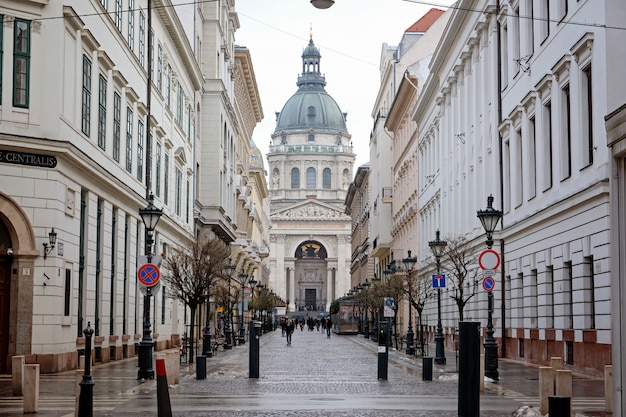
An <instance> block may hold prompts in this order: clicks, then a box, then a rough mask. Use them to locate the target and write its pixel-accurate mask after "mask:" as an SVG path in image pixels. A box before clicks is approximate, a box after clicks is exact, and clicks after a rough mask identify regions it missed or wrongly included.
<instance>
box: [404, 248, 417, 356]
mask: <svg viewBox="0 0 626 417" xmlns="http://www.w3.org/2000/svg"><path fill="white" fill-rule="evenodd" d="M408 252H409V256H407V257H406V258H404V259H403V260H402V263H404V266H405V268H406V272H407V274H408V276H407V279H410V278H411V272H412V271H413V267H415V264H416V263H417V258H416V257H415V256H411V251H408ZM408 288H409V330H407V332H406V354H407V355H415V346H414V343H413V340H414V337H415V334H414V333H413V317H412V314H411V313H412V312H411V301H412V296H411V292H410V290H411V288H413V287H412V285H408Z"/></svg>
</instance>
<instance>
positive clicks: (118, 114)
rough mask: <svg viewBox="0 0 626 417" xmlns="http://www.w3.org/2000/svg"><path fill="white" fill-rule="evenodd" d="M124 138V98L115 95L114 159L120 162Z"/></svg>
mask: <svg viewBox="0 0 626 417" xmlns="http://www.w3.org/2000/svg"><path fill="white" fill-rule="evenodd" d="M121 136H122V98H121V97H120V95H119V94H117V92H116V93H115V94H113V159H114V160H115V161H117V162H120V142H121Z"/></svg>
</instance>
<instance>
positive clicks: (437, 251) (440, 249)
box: [428, 230, 448, 365]
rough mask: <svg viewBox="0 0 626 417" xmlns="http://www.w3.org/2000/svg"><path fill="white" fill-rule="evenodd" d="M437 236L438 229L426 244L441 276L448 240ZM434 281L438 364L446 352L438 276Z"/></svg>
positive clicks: (436, 359)
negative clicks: (433, 238)
mask: <svg viewBox="0 0 626 417" xmlns="http://www.w3.org/2000/svg"><path fill="white" fill-rule="evenodd" d="M439 236H440V235H439V230H437V234H436V237H435V240H431V241H430V242H428V246H430V250H432V251H433V255H435V260H436V262H437V277H440V276H441V274H440V273H439V269H440V268H441V263H440V259H441V257H442V256H443V253H444V250H445V249H446V245H447V244H448V242H446V241H445V240H441V239H440V237H439ZM436 281H437V332H436V333H435V363H436V364H438V365H445V363H446V353H445V350H444V347H443V340H444V337H443V327H442V326H441V286H440V278H438V279H433V284H434V283H435V282H436ZM444 282H445V281H444ZM433 286H434V285H433Z"/></svg>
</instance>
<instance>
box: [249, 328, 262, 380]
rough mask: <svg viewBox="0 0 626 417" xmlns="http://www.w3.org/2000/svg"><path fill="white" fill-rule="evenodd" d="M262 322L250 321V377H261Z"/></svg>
mask: <svg viewBox="0 0 626 417" xmlns="http://www.w3.org/2000/svg"><path fill="white" fill-rule="evenodd" d="M260 333H261V322H260V321H256V320H252V321H250V357H249V359H248V378H258V377H259V337H260Z"/></svg>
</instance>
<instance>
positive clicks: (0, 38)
mask: <svg viewBox="0 0 626 417" xmlns="http://www.w3.org/2000/svg"><path fill="white" fill-rule="evenodd" d="M3 60H4V15H2V14H0V74H2V68H3V66H2V62H3ZM1 104H2V76H0V105H1Z"/></svg>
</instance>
